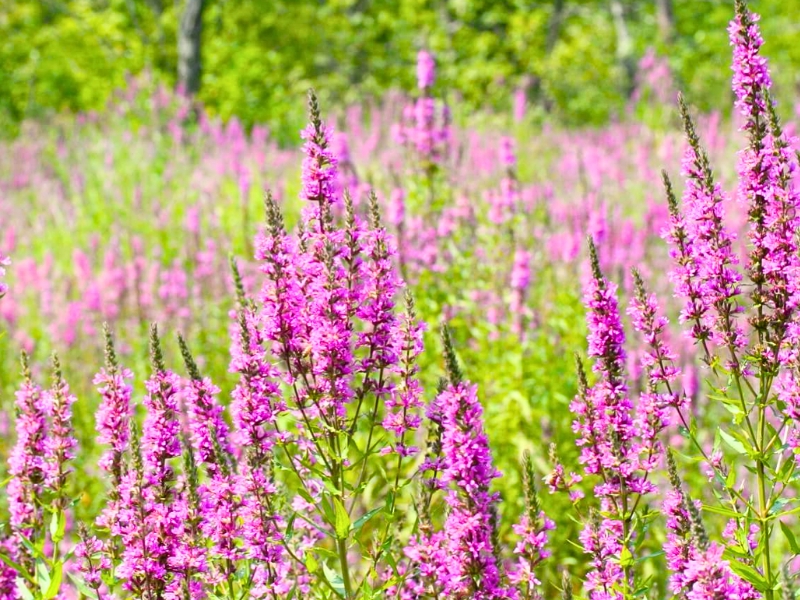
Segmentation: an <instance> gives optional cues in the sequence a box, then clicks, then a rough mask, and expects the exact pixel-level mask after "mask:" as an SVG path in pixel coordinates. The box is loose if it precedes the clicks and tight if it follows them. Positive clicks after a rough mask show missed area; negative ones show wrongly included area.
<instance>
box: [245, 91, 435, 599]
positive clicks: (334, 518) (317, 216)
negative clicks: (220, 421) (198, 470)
mask: <svg viewBox="0 0 800 600" xmlns="http://www.w3.org/2000/svg"><path fill="white" fill-rule="evenodd" d="M309 108H310V110H309V112H310V123H309V126H308V127H307V128H306V130H305V132H304V134H303V135H304V139H305V140H306V144H305V146H304V154H305V158H304V162H303V174H302V181H303V187H302V191H301V199H303V200H305V201H306V202H307V203H308V204H307V206H306V207H305V208H304V210H303V217H302V221H301V231H300V234H299V235H298V236H296V237H294V236H290V235H289V234H288V233H287V232H286V230H285V229H284V226H283V222H282V217H281V214H280V210H279V208H278V206H277V203H276V202H275V201H274V200H273V199H272V197H271V196H268V198H267V226H266V230H265V232H264V234H263V235H261V236H259V238H258V240H257V243H256V248H257V257H258V258H259V259H260V260H261V261H262V269H263V272H264V275H265V282H264V286H263V288H262V290H261V294H260V295H259V298H258V301H257V303H256V306H257V309H256V310H255V311H253V310H252V309H251V307H250V305H249V304H248V303H246V302H241V301H240V309H239V310H240V314H239V323H240V326H239V328H238V333H237V334H236V337H238V345H239V349H237V351H236V352H237V354H238V357H237V359H236V361H235V364H236V366H235V367H234V368H235V369H236V370H237V371H238V372H239V373H241V375H242V380H241V382H240V386H239V387H238V388H237V392H236V395H237V407H236V414H235V418H236V420H237V422H238V427H239V428H240V430H239V432H238V435H240V436H245V437H246V438H249V439H251V440H253V441H254V442H257V444H254V448H253V449H252V451H253V452H254V453H255V454H253V456H252V457H251V458H250V462H249V464H248V467H247V469H245V485H253V484H254V483H255V482H254V481H252V482H250V483H248V479H249V478H255V479H257V480H261V481H264V482H267V483H268V482H269V481H270V479H271V474H270V472H269V469H268V466H267V465H265V464H264V462H265V461H269V460H270V458H271V457H272V456H274V457H275V461H276V464H278V465H281V467H282V468H283V469H285V470H286V471H287V472H289V473H291V474H292V478H293V480H294V484H296V485H297V486H298V487H299V493H298V496H297V497H296V498H295V499H294V500H293V501H292V507H293V508H294V510H292V511H291V512H290V513H289V519H290V520H291V522H292V523H293V527H294V529H295V532H296V533H295V535H294V536H293V539H292V540H291V541H289V540H288V539H283V538H282V537H281V536H280V535H279V534H278V533H277V532H275V530H274V529H275V526H277V525H279V524H280V523H281V521H280V520H279V519H276V518H275V517H274V516H272V515H274V511H275V508H274V494H275V489H274V488H273V486H272V485H267V486H266V487H265V490H264V491H265V494H264V497H263V498H262V499H261V500H259V503H258V504H254V505H252V506H251V508H249V509H248V510H251V511H252V510H254V509H258V510H263V511H264V519H263V520H262V522H261V525H259V527H260V531H259V530H256V529H253V530H250V533H249V537H250V538H251V541H250V542H249V546H250V548H251V551H253V552H259V553H266V554H268V555H269V556H272V557H275V558H277V557H281V556H286V557H287V560H291V561H292V563H293V566H292V569H295V570H297V569H298V568H299V570H300V571H302V572H305V573H306V575H307V576H309V577H310V579H311V580H313V581H316V582H317V583H320V582H321V583H323V584H324V585H326V586H328V587H329V588H330V589H332V590H333V591H335V592H336V593H337V594H339V595H341V596H344V597H345V598H352V597H354V596H355V594H356V590H360V589H362V587H363V586H368V585H382V583H381V581H380V580H375V581H373V582H372V583H370V581H369V580H370V578H371V577H373V576H374V575H375V574H376V572H375V571H374V569H370V570H368V571H364V570H361V569H357V568H356V569H354V568H353V563H352V560H353V559H352V557H353V555H354V553H355V556H358V554H362V555H367V556H369V557H370V560H372V561H373V562H374V563H375V564H378V562H379V561H380V560H381V556H382V555H383V554H384V553H385V552H386V550H387V548H390V547H392V545H393V544H394V536H395V535H396V532H395V529H396V522H395V521H396V520H397V519H399V518H400V514H399V513H397V511H396V501H395V499H394V498H395V496H396V495H398V494H400V493H402V491H401V488H402V484H403V483H404V479H403V478H404V469H403V458H404V457H408V456H410V455H413V443H412V442H413V439H412V438H413V435H414V430H415V429H416V428H417V427H418V425H419V418H418V417H417V416H416V413H417V410H418V408H419V404H420V401H419V396H418V394H419V390H418V388H417V384H416V380H415V367H414V362H415V360H416V357H417V355H418V354H419V348H418V341H417V340H418V333H417V331H418V330H417V328H418V325H417V324H416V323H415V322H409V319H411V320H412V321H413V316H409V317H406V318H398V316H397V314H396V312H395V296H396V295H397V293H398V290H399V288H400V287H401V286H400V282H399V279H398V277H397V275H396V273H395V267H394V263H393V261H394V257H395V250H394V244H393V241H392V240H391V238H390V237H389V236H388V235H387V233H386V231H385V229H384V227H383V225H382V224H381V222H380V220H379V219H378V211H377V202H376V199H375V198H374V196H373V198H372V200H371V202H370V218H369V219H368V220H367V221H365V220H364V219H363V218H362V217H361V216H360V215H359V214H357V212H356V209H355V206H354V205H353V202H352V201H351V199H350V196H349V194H347V193H341V192H340V190H338V189H337V187H336V185H335V184H334V182H336V181H337V180H338V175H337V157H335V156H334V155H333V154H332V151H331V138H330V136H331V131H330V129H329V128H328V126H327V125H325V124H324V123H323V121H322V119H321V117H320V114H319V108H318V105H317V102H316V98H315V96H314V95H313V94H311V96H310V102H309ZM262 357H263V358H262ZM279 384H282V387H280V388H279V387H277V386H278V385H279ZM251 394H256V396H255V397H254V398H253V400H252V401H254V402H256V403H257V405H258V406H259V407H260V409H261V410H262V411H263V412H261V413H260V414H261V415H262V416H260V417H258V418H256V419H255V420H253V421H250V420H249V419H250V416H249V415H245V414H244V413H243V411H242V407H241V406H240V405H239V403H240V402H242V403H243V402H251V400H249V399H248V396H249V395H251ZM279 415H281V416H279ZM382 423H383V424H385V425H386V427H387V428H388V429H389V431H390V432H391V434H392V435H393V436H396V437H397V438H398V442H397V443H395V444H392V445H390V446H388V452H382V450H383V449H384V448H386V447H387V442H386V441H384V439H383V438H384V437H385V433H384V432H383V427H382V426H381V425H382ZM268 431H269V433H268ZM378 465H384V466H382V467H381V468H383V469H384V470H385V471H386V474H387V481H386V485H389V486H391V489H392V490H394V492H393V493H391V494H390V498H391V500H389V501H388V502H387V504H386V506H385V509H384V510H383V511H381V510H379V509H375V508H368V507H365V506H364V504H363V499H362V494H363V492H364V489H365V486H366V485H367V484H368V482H369V477H370V476H374V473H375V471H374V469H376V468H378ZM390 465H395V466H394V467H390ZM389 477H392V478H393V479H391V480H389V479H388V478H389ZM391 481H394V483H391ZM381 515H383V516H381ZM381 520H382V521H383V523H381V522H380V521H381ZM365 533H375V535H376V539H374V540H370V536H369V535H364V534H365ZM276 544H281V545H282V546H283V549H284V551H285V554H284V552H282V551H280V550H279V549H278V548H276V547H275V545H276ZM334 557H335V559H334ZM356 564H357V563H356ZM272 567H273V568H272V572H270V573H265V574H262V575H261V576H260V577H271V578H278V579H280V578H282V577H284V574H283V571H284V567H282V566H281V565H280V564H279V563H278V564H276V565H273V566H272ZM357 578H358V579H357Z"/></svg>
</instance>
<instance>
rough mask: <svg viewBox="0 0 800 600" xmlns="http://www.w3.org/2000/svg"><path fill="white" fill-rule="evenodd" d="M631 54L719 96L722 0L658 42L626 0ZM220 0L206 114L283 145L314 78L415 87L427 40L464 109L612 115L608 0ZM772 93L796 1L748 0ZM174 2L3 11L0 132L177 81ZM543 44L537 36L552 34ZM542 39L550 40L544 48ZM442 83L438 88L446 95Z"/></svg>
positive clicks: (688, 13)
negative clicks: (137, 80)
mask: <svg viewBox="0 0 800 600" xmlns="http://www.w3.org/2000/svg"><path fill="white" fill-rule="evenodd" d="M623 4H624V5H625V7H626V24H627V28H628V30H629V32H630V36H631V39H632V42H633V49H634V57H635V58H637V59H638V58H640V57H641V56H643V55H644V53H645V52H646V50H647V49H648V48H649V47H651V46H655V47H656V50H657V51H658V53H659V54H660V55H662V56H666V57H667V58H668V60H669V64H670V67H671V69H672V71H673V74H674V75H675V78H676V80H677V84H678V86H679V87H680V88H681V89H685V90H686V92H687V96H688V97H689V98H690V99H691V100H692V102H693V104H695V105H697V106H698V107H699V108H701V109H710V108H712V107H715V106H727V105H728V104H729V103H728V102H727V101H726V100H727V98H728V96H729V92H728V89H729V86H728V77H729V70H728V68H727V65H728V64H729V63H730V59H729V52H728V47H727V46H728V40H727V35H726V33H725V25H726V23H727V20H728V19H729V16H730V12H731V4H732V2H729V1H728V0H702V1H700V0H674V2H673V4H674V13H675V31H674V36H673V39H672V40H671V41H667V40H664V39H660V37H659V35H658V26H657V19H656V15H655V8H654V3H652V2H645V1H644V0H628V2H625V3H623ZM555 5H556V3H552V2H536V1H533V0H439V1H435V0H370V1H366V0H328V1H326V2H311V1H310V0H245V1H241V2H233V1H231V0H216V1H209V2H208V3H207V9H206V11H205V13H204V29H203V42H202V43H203V48H202V55H203V74H202V83H201V90H200V99H201V100H202V101H203V103H204V104H205V105H206V106H207V107H208V108H209V110H210V111H211V113H212V114H218V115H221V116H222V117H224V118H226V119H227V118H230V117H232V116H234V115H235V116H238V117H239V118H240V119H242V121H243V122H244V123H245V124H247V125H251V124H253V123H266V124H268V125H270V127H271V128H272V130H273V132H274V133H275V134H276V135H277V136H278V138H279V139H281V140H283V141H287V140H289V139H291V136H293V135H294V132H295V131H296V130H297V129H298V127H299V126H300V125H301V124H302V122H303V121H302V119H303V112H302V107H300V106H298V104H297V103H296V102H295V101H294V99H295V98H297V97H299V96H300V95H301V94H302V93H303V92H304V91H305V90H306V89H307V88H308V87H309V86H310V85H314V86H316V87H317V88H318V89H320V90H324V93H325V96H324V97H323V98H322V100H323V101H324V102H325V103H326V104H329V101H331V100H333V101H336V102H337V103H339V104H345V103H352V102H355V101H356V100H359V101H360V100H363V99H364V98H365V97H366V98H369V97H374V98H379V97H381V96H382V95H383V94H384V93H385V92H386V91H387V90H390V89H395V88H399V89H403V90H411V89H413V88H414V87H415V85H416V81H415V78H414V68H413V66H414V63H415V57H416V52H417V51H418V50H419V49H420V48H423V47H427V48H430V49H431V50H433V51H434V52H435V53H436V55H437V59H438V63H439V79H438V83H437V85H438V86H439V88H440V89H441V91H442V92H443V93H445V94H446V95H448V94H452V95H457V96H459V97H462V98H463V99H464V100H466V106H468V107H470V108H475V107H479V106H484V107H485V106H488V107H491V108H493V109H495V110H504V111H505V110H507V109H508V107H509V95H510V93H509V92H510V90H511V89H513V88H514V87H517V86H520V85H524V84H530V86H529V99H530V100H531V101H533V103H534V104H535V105H536V106H538V107H540V109H541V110H540V111H538V112H537V113H536V114H537V115H538V118H541V117H542V116H543V114H544V113H543V112H542V111H543V110H545V109H546V110H548V111H550V113H551V117H550V118H552V116H553V115H554V116H556V117H558V118H560V119H561V120H563V121H565V122H566V123H569V124H581V125H583V124H587V123H600V122H603V121H605V120H607V119H609V118H610V117H615V116H619V115H621V114H623V113H624V111H625V109H626V106H627V103H628V98H627V92H626V91H625V90H626V82H625V76H624V73H623V69H621V67H620V64H619V61H618V57H617V43H618V40H617V31H616V29H615V25H614V22H613V19H612V16H611V13H610V11H609V8H608V4H607V3H606V2H599V1H598V0H565V2H564V4H563V6H564V8H563V13H561V18H560V26H559V27H556V26H555V25H554V19H556V15H555V14H554V6H555ZM752 8H753V10H755V11H758V12H761V13H763V14H769V15H770V19H768V22H765V24H764V34H765V38H766V39H767V40H769V42H768V44H767V46H766V47H765V51H766V53H767V54H768V55H769V56H770V57H771V58H772V65H773V72H775V73H777V74H778V80H777V89H778V95H779V96H783V97H788V96H789V94H791V93H792V92H793V87H794V86H796V85H797V83H798V81H797V75H796V73H797V71H798V70H797V68H796V67H797V65H798V64H800V49H798V47H797V44H796V43H795V39H796V35H797V26H796V24H793V23H792V22H791V20H790V16H791V15H792V14H796V13H797V11H800V0H786V1H783V0H757V1H754V2H753V3H752ZM180 12H181V2H180V1H179V0H178V1H176V2H164V1H163V0H47V1H44V2H40V1H39V0H16V1H15V2H7V3H4V4H3V6H2V7H0V64H2V65H3V69H0V130H2V131H3V133H4V134H5V135H8V134H14V133H16V132H17V131H18V126H19V123H20V121H21V120H22V119H23V118H27V117H41V116H43V115H46V114H50V113H53V112H54V111H60V110H64V109H68V110H72V111H86V110H98V109H100V108H102V107H103V106H104V104H105V103H106V101H107V100H108V98H109V97H110V96H111V94H112V92H113V91H114V90H115V89H117V88H119V87H121V86H122V85H123V84H124V83H125V79H126V76H127V75H129V74H134V75H135V74H138V73H140V72H142V71H144V70H149V71H151V72H153V73H154V75H155V77H156V79H157V81H159V82H162V83H164V84H165V85H167V86H173V85H174V84H175V73H176V69H177V67H176V63H177V50H176V46H177V41H176V35H177V26H178V21H179V18H180ZM549 38H552V39H551V42H550V44H548V39H549ZM548 45H550V47H548ZM446 91H447V92H446Z"/></svg>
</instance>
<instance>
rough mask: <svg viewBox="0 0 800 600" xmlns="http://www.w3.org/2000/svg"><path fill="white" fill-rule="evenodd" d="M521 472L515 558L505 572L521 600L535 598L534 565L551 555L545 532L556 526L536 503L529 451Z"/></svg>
mask: <svg viewBox="0 0 800 600" xmlns="http://www.w3.org/2000/svg"><path fill="white" fill-rule="evenodd" d="M522 475H523V478H522V480H523V485H524V486H525V510H524V512H523V514H522V517H521V519H520V522H519V523H516V524H515V525H514V533H515V534H517V535H518V536H519V538H520V539H519V541H518V542H517V545H516V547H515V548H514V554H515V555H516V561H515V564H514V567H513V568H512V569H511V570H510V572H509V574H508V579H509V581H510V582H511V583H513V584H514V585H516V586H517V588H518V590H519V597H520V599H521V600H532V599H533V598H536V595H537V593H539V592H538V591H539V589H540V588H541V585H542V582H541V581H539V579H537V577H536V567H538V566H539V563H541V562H542V561H543V560H544V559H546V558H547V557H549V556H550V551H549V550H548V549H547V548H546V545H547V532H548V531H551V530H553V529H555V523H554V522H553V521H552V520H551V519H548V518H547V516H546V515H545V514H544V511H543V510H542V507H541V504H540V503H539V495H538V492H537V490H536V483H535V481H534V469H533V462H532V460H531V456H530V454H528V453H526V454H525V456H524V458H523V462H522Z"/></svg>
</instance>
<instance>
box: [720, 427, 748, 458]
mask: <svg viewBox="0 0 800 600" xmlns="http://www.w3.org/2000/svg"><path fill="white" fill-rule="evenodd" d="M719 434H720V436H722V439H723V440H724V441H725V443H726V444H728V446H730V448H731V449H732V450H733V451H734V452H738V453H739V454H748V451H747V449H746V448H745V447H744V444H742V443H741V442H740V441H739V440H737V439H736V438H735V437H733V436H732V435H731V434H729V433H728V432H727V431H725V430H723V429H720V430H719Z"/></svg>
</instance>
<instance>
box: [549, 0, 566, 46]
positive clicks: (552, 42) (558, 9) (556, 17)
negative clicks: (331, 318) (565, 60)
mask: <svg viewBox="0 0 800 600" xmlns="http://www.w3.org/2000/svg"><path fill="white" fill-rule="evenodd" d="M565 4H566V2H565V0H554V2H553V12H552V14H551V15H550V19H549V21H548V23H547V38H546V40H545V44H544V46H545V51H546V52H547V54H550V53H551V52H552V51H553V48H555V46H556V42H557V41H558V36H559V35H561V22H562V21H563V20H564V5H565Z"/></svg>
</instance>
